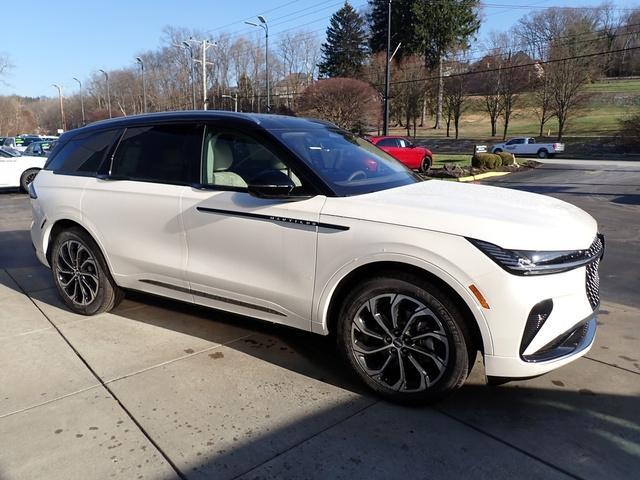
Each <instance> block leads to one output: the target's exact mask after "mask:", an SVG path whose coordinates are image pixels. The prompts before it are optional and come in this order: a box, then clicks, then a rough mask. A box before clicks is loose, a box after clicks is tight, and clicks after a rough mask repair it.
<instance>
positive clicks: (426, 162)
mask: <svg viewBox="0 0 640 480" xmlns="http://www.w3.org/2000/svg"><path fill="white" fill-rule="evenodd" d="M432 162H433V160H432V159H431V157H430V156H429V155H426V156H425V157H424V158H423V159H422V162H421V163H420V172H422V173H427V172H429V169H430V168H431V163H432Z"/></svg>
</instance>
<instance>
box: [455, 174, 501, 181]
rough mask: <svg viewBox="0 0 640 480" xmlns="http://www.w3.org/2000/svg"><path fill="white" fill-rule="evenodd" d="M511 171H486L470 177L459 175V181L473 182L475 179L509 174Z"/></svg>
mask: <svg viewBox="0 0 640 480" xmlns="http://www.w3.org/2000/svg"><path fill="white" fill-rule="evenodd" d="M510 173H511V172H486V173H480V174H478V175H470V176H468V177H459V178H458V179H457V180H458V182H473V181H475V180H483V179H485V178H491V177H502V176H503V175H509V174H510Z"/></svg>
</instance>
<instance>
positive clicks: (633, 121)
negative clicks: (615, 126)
mask: <svg viewBox="0 0 640 480" xmlns="http://www.w3.org/2000/svg"><path fill="white" fill-rule="evenodd" d="M619 138H620V140H621V141H622V144H623V145H627V146H630V147H638V146H640V114H637V115H634V116H632V117H629V118H626V119H624V120H621V121H620V132H619Z"/></svg>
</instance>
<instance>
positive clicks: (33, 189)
mask: <svg viewBox="0 0 640 480" xmlns="http://www.w3.org/2000/svg"><path fill="white" fill-rule="evenodd" d="M27 190H28V191H29V198H33V199H34V200H35V199H36V198H38V194H37V193H36V187H34V186H33V182H31V183H30V184H29V186H28V187H27Z"/></svg>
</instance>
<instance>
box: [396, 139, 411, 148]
mask: <svg viewBox="0 0 640 480" xmlns="http://www.w3.org/2000/svg"><path fill="white" fill-rule="evenodd" d="M398 141H399V142H400V147H402V148H410V147H411V142H410V141H409V140H407V139H406V138H399V139H398Z"/></svg>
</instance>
